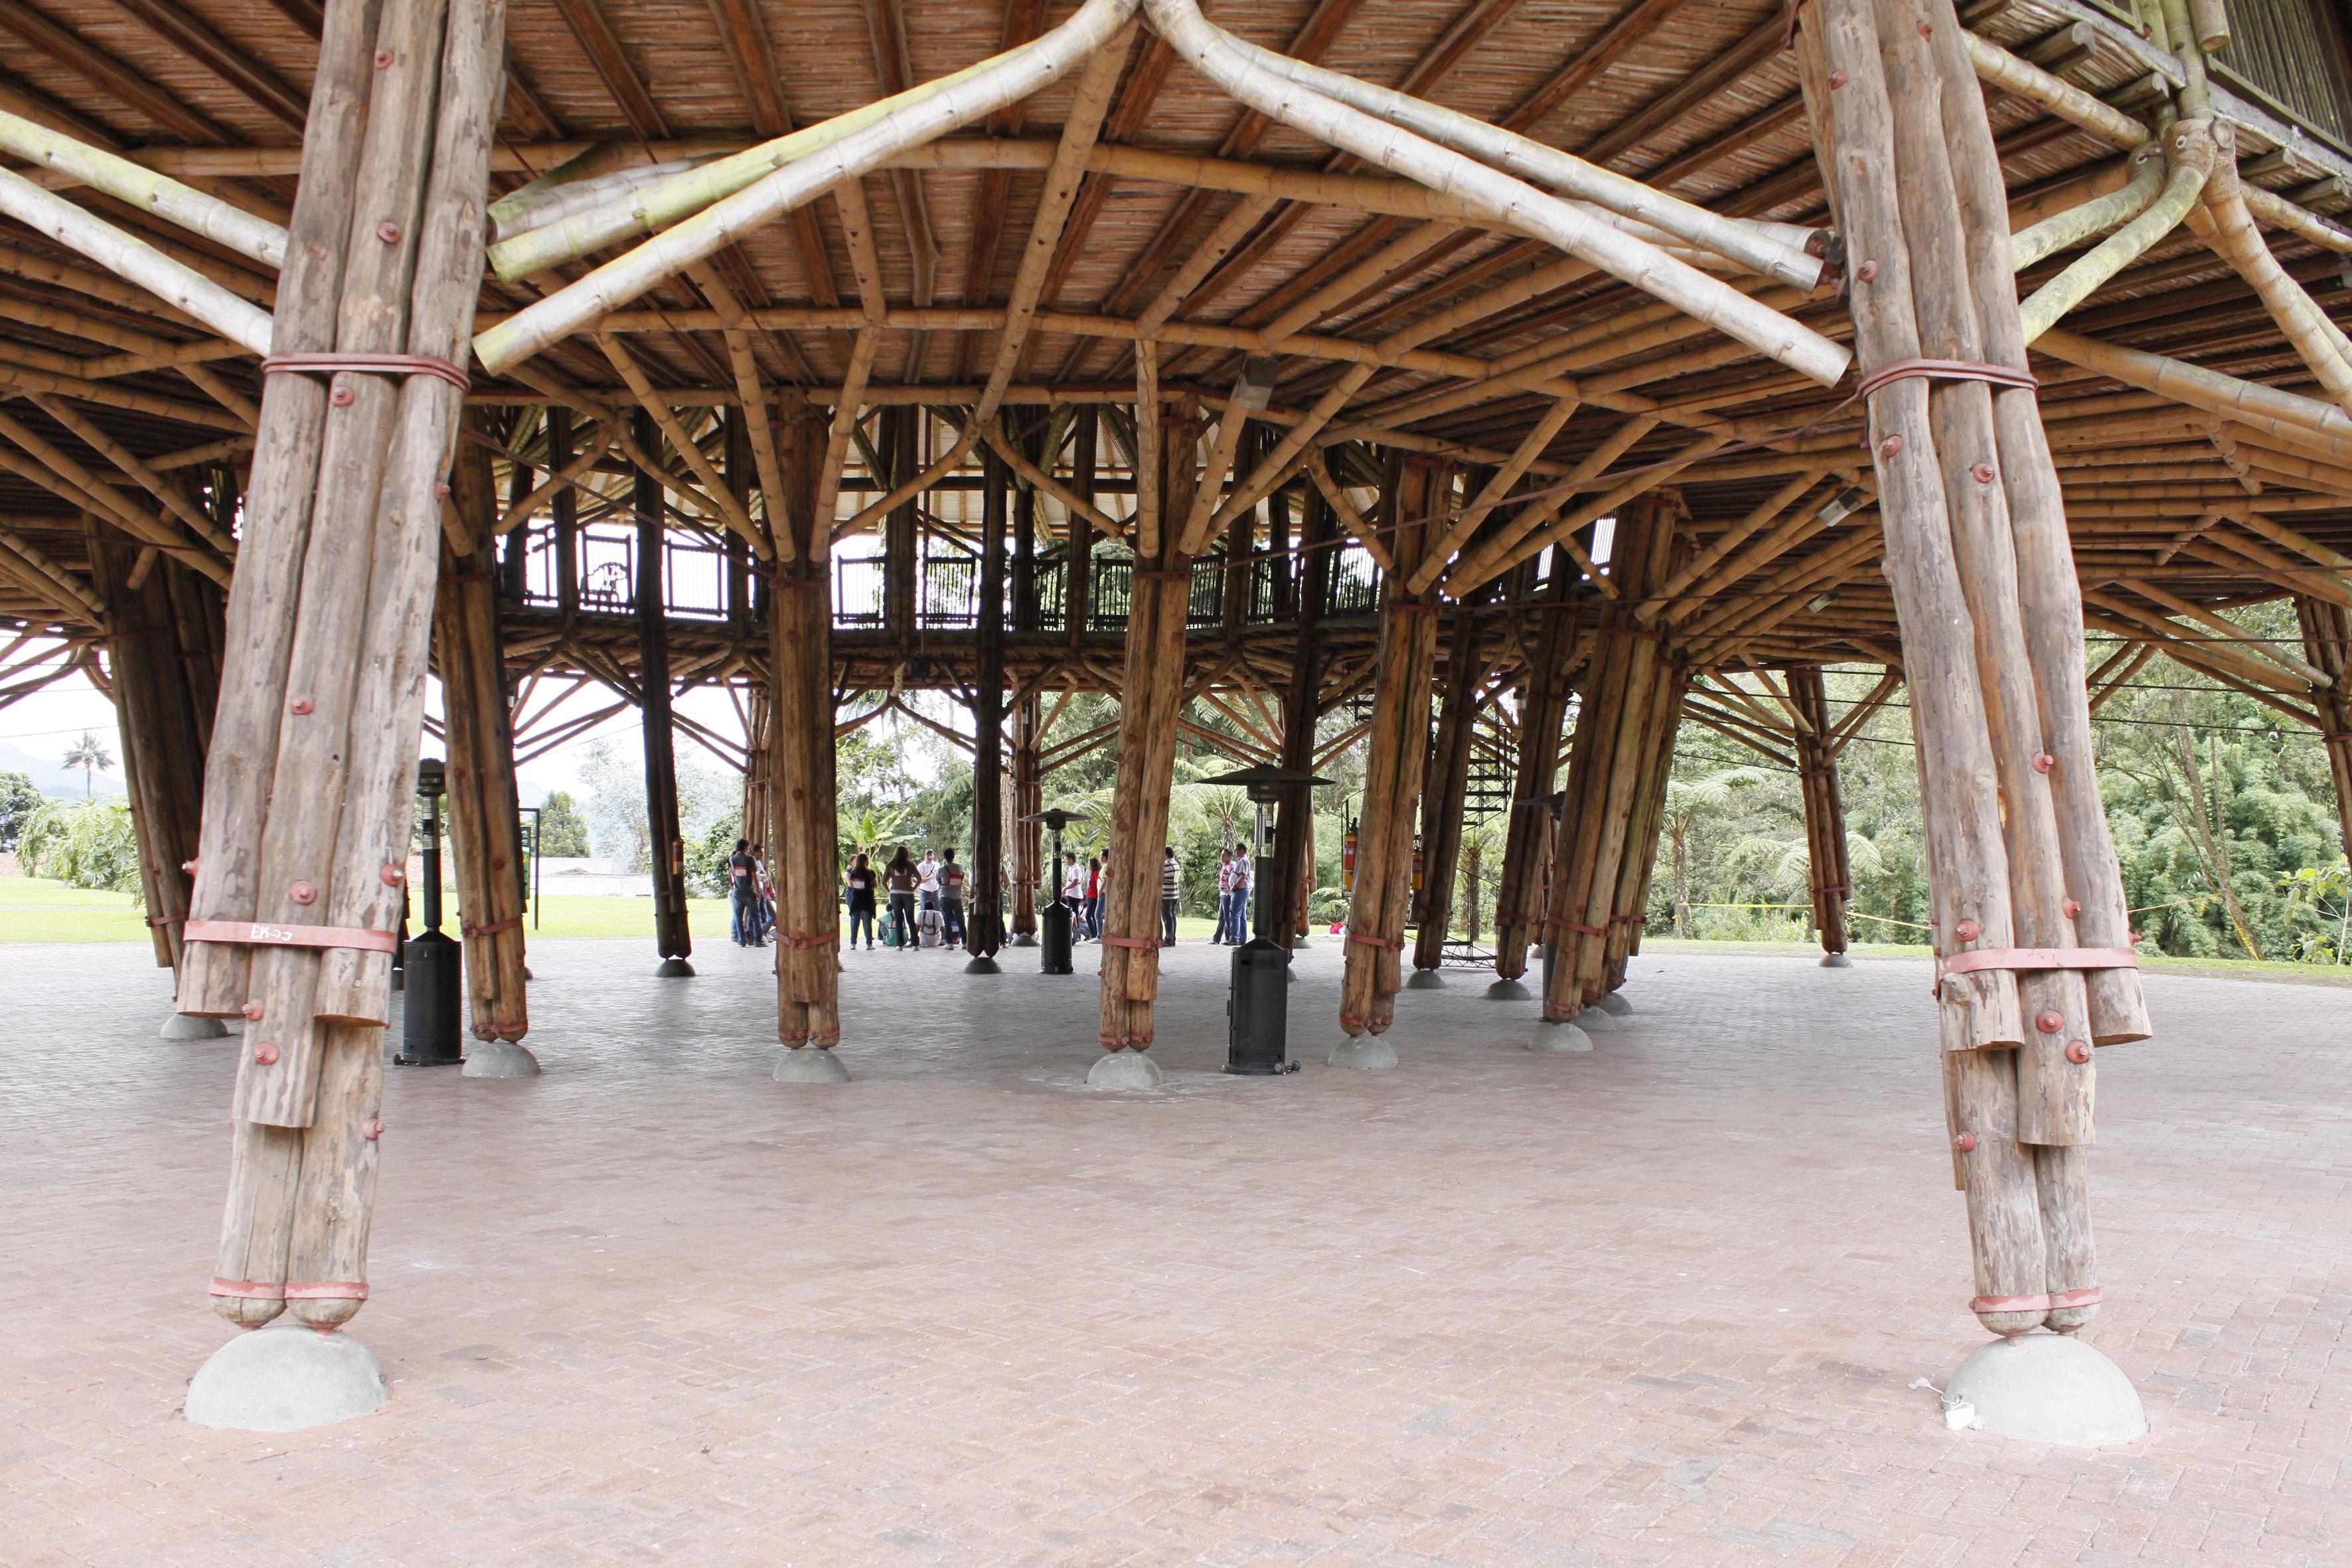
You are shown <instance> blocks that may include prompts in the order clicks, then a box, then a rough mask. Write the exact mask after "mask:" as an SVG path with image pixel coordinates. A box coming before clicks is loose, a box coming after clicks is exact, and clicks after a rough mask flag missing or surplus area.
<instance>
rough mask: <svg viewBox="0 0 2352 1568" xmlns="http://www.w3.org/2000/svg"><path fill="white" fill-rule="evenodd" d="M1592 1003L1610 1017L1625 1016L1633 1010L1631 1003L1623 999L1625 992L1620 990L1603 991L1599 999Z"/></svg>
mask: <svg viewBox="0 0 2352 1568" xmlns="http://www.w3.org/2000/svg"><path fill="white" fill-rule="evenodd" d="M1593 1005H1594V1006H1596V1007H1598V1008H1600V1009H1601V1011H1602V1012H1604V1013H1606V1014H1608V1015H1609V1016H1611V1017H1612V1018H1622V1017H1625V1016H1628V1015H1630V1014H1631V1013H1632V1012H1633V1004H1632V1003H1631V1002H1628V1001H1626V1000H1625V993H1623V992H1622V991H1611V992H1607V993H1604V994H1602V996H1601V1000H1600V1001H1598V1002H1595V1003H1594V1004H1593Z"/></svg>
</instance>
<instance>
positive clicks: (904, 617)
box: [875, 405, 922, 648]
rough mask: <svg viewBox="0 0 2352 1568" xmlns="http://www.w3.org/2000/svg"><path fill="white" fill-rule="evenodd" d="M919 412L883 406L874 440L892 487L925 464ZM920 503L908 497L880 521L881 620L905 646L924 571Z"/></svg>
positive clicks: (909, 638) (909, 644)
mask: <svg viewBox="0 0 2352 1568" xmlns="http://www.w3.org/2000/svg"><path fill="white" fill-rule="evenodd" d="M921 416H922V411H921V410H920V409H916V408H905V407H899V406H897V405H893V406H891V407H888V408H885V409H884V410H882V415H881V419H880V426H881V427H880V429H879V430H878V431H877V433H876V434H877V437H879V438H878V439H877V442H876V443H875V445H876V447H877V448H878V449H879V451H880V453H881V455H882V457H883V458H884V460H885V461H887V463H888V464H889V465H890V487H891V489H894V490H895V489H898V486H900V485H903V484H905V483H906V482H907V481H908V479H913V478H914V477H915V474H916V471H917V469H918V468H919V467H920V466H921V459H920V458H919V456H918V454H917V450H916V434H917V426H916V421H917V419H918V418H919V417H921ZM920 505H921V498H920V497H919V496H909V497H908V498H907V500H905V501H903V502H902V503H900V504H899V505H898V506H895V507H893V508H891V509H890V510H889V512H888V513H887V515H886V516H885V517H884V518H883V521H882V624H883V625H884V626H887V627H888V628H889V630H890V632H891V633H892V635H893V636H895V637H897V638H898V644H899V646H900V647H902V648H910V647H913V645H914V637H915V619H916V610H917V606H918V605H919V603H920V597H921V589H920V587H919V585H918V584H917V583H916V581H915V578H916V574H918V573H919V572H920V571H921V570H922V567H921V564H920V560H919V557H920V554H921V551H922V541H921V538H920V536H919V535H920V531H921V526H922V525H921V521H920V520H919V518H918V517H917V515H916V513H917V510H918V509H919V506H920Z"/></svg>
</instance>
